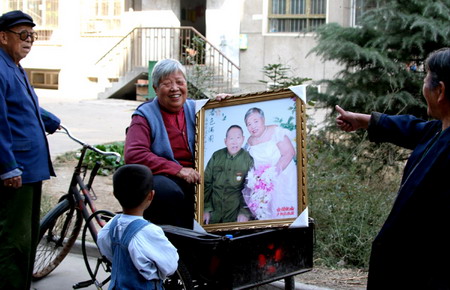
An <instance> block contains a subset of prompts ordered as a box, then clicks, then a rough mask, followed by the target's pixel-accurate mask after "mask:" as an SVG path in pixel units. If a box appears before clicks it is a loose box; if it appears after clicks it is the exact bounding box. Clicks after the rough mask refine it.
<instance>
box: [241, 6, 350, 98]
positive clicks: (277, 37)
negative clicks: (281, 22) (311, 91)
mask: <svg viewBox="0 0 450 290" xmlns="http://www.w3.org/2000/svg"><path fill="white" fill-rule="evenodd" d="M350 2H351V1H350V0H339V1H338V0H333V1H330V0H329V1H328V7H327V22H337V23H339V24H341V25H343V26H348V25H349V23H350V9H349V7H350ZM268 3H269V1H268V0H262V1H260V0H247V1H245V4H244V6H243V13H242V19H241V22H240V33H241V34H242V35H243V36H244V37H246V38H247V49H241V50H240V53H239V64H240V66H241V71H240V88H241V90H243V91H244V92H247V91H258V90H264V89H265V88H266V85H265V84H263V83H261V82H259V80H266V81H267V80H268V79H265V77H264V74H263V72H262V69H263V67H264V66H265V65H267V64H278V63H280V64H283V65H286V66H289V67H290V68H291V69H292V71H293V75H294V76H298V77H305V78H311V79H313V80H319V79H323V78H332V77H333V76H334V75H335V74H336V72H338V71H339V69H340V67H339V66H337V65H336V64H335V63H333V62H323V61H322V60H321V59H320V58H319V57H318V56H316V55H314V54H309V52H310V51H311V49H312V48H313V47H314V46H315V45H316V40H315V38H314V34H312V33H307V34H298V33H268V32H267V28H266V27H267V14H268Z"/></svg>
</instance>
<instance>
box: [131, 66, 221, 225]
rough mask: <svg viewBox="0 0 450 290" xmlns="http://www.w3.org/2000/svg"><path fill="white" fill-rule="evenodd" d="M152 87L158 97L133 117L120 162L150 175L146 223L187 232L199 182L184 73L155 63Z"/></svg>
mask: <svg viewBox="0 0 450 290" xmlns="http://www.w3.org/2000/svg"><path fill="white" fill-rule="evenodd" d="M152 82H153V89H154V90H155V92H156V95H157V97H156V98H155V99H154V100H153V101H151V102H146V103H144V104H142V105H140V106H139V107H138V108H137V109H136V111H135V112H134V113H133V116H132V120H131V124H130V126H129V128H128V130H127V136H126V140H125V152H124V155H125V162H126V163H128V164H129V163H138V164H143V165H146V166H148V167H149V168H150V169H151V170H152V172H153V175H154V185H155V192H156V194H155V198H154V200H153V203H152V205H151V206H150V207H149V208H148V209H147V211H146V212H145V213H144V217H145V218H146V219H148V220H150V221H151V222H153V223H155V224H170V225H176V226H180V227H184V228H192V227H193V219H194V194H195V184H196V183H199V182H200V173H199V172H197V171H196V170H195V169H194V160H195V159H194V145H195V144H194V143H195V101H193V100H189V99H187V97H188V89H187V81H186V70H185V68H184V67H183V65H182V64H181V63H180V62H179V61H177V60H174V59H164V60H161V61H159V62H158V63H157V64H156V65H155V67H154V69H153V72H152ZM225 97H226V95H221V96H218V97H217V98H216V100H220V99H221V98H225Z"/></svg>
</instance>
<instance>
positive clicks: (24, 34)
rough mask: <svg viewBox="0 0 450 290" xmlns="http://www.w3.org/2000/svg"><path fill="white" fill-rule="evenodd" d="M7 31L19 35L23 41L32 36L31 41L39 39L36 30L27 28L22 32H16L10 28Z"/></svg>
mask: <svg viewBox="0 0 450 290" xmlns="http://www.w3.org/2000/svg"><path fill="white" fill-rule="evenodd" d="M7 31H8V32H11V33H14V34H17V35H19V38H20V40H22V41H25V40H27V39H28V37H31V41H35V40H37V39H38V34H37V33H36V32H28V31H26V30H22V31H21V32H15V31H12V30H9V29H8V30H7Z"/></svg>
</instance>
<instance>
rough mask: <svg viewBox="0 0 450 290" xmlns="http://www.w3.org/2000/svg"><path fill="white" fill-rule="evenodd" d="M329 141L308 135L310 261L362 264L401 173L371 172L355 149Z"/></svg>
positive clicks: (346, 264)
mask: <svg viewBox="0 0 450 290" xmlns="http://www.w3.org/2000/svg"><path fill="white" fill-rule="evenodd" d="M328 140H329V139H327V138H325V136H323V135H312V136H310V137H309V139H308V145H307V147H308V194H309V211H310V215H311V217H312V218H314V220H315V222H316V247H315V253H314V255H315V262H316V263H318V264H321V265H324V266H328V267H339V266H345V267H358V268H366V267H367V266H368V261H369V254H370V249H371V243H372V240H373V239H374V237H375V236H376V234H377V232H378V231H379V229H380V227H381V226H382V224H383V222H384V220H385V219H386V217H387V214H388V213H389V211H390V209H391V207H392V203H393V199H394V197H395V195H396V191H397V189H398V183H399V181H400V172H394V173H393V174H390V175H385V174H384V173H383V172H382V171H379V170H378V171H376V172H375V173H370V172H371V168H363V167H361V164H360V163H359V162H358V159H357V155H356V154H355V152H357V151H358V150H357V148H348V147H345V145H344V144H343V142H340V143H331V142H329V141H328ZM373 166H375V167H379V164H376V162H374V164H373ZM369 173H370V174H369ZM386 176H390V177H391V178H386Z"/></svg>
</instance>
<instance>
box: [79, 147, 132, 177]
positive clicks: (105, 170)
mask: <svg viewBox="0 0 450 290" xmlns="http://www.w3.org/2000/svg"><path fill="white" fill-rule="evenodd" d="M94 147H96V148H98V149H100V150H102V151H111V152H117V153H119V154H120V156H122V159H121V160H120V162H119V163H116V157H114V156H104V155H101V154H98V153H96V152H94V151H92V150H88V152H87V153H86V156H85V158H84V161H85V163H86V164H87V166H88V168H89V169H92V168H93V167H94V165H95V163H96V162H101V163H102V167H101V169H100V170H99V172H98V174H100V175H109V174H111V173H113V172H114V171H115V170H116V169H117V168H118V167H120V166H122V165H123V164H124V163H125V162H124V160H123V147H124V142H114V143H109V144H101V145H95V146H94Z"/></svg>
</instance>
